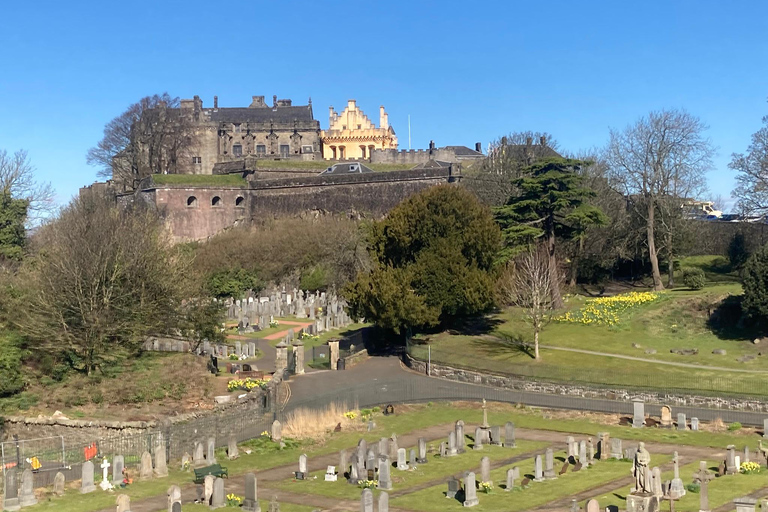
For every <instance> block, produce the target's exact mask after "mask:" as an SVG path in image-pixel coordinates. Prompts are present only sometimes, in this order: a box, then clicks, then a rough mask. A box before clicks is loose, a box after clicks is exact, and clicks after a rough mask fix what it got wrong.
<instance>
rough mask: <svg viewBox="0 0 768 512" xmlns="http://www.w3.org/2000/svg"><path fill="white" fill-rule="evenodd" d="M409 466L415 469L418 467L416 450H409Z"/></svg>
mask: <svg viewBox="0 0 768 512" xmlns="http://www.w3.org/2000/svg"><path fill="white" fill-rule="evenodd" d="M408 465H409V466H411V467H414V466H415V465H416V450H414V449H413V448H411V449H410V450H408Z"/></svg>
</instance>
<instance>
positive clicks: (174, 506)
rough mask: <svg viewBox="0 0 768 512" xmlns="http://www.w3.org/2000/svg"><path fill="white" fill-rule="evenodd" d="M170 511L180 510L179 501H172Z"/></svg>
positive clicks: (179, 511)
mask: <svg viewBox="0 0 768 512" xmlns="http://www.w3.org/2000/svg"><path fill="white" fill-rule="evenodd" d="M171 512H181V502H180V501H179V502H177V503H174V504H173V506H172V507H171Z"/></svg>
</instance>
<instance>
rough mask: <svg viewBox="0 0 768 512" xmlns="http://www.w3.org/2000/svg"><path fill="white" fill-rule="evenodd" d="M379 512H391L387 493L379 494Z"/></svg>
mask: <svg viewBox="0 0 768 512" xmlns="http://www.w3.org/2000/svg"><path fill="white" fill-rule="evenodd" d="M378 512H389V494H387V493H386V492H382V493H381V494H379V509H378Z"/></svg>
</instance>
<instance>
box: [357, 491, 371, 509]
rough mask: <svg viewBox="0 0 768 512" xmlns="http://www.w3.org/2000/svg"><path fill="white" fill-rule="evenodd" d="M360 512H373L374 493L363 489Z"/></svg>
mask: <svg viewBox="0 0 768 512" xmlns="http://www.w3.org/2000/svg"><path fill="white" fill-rule="evenodd" d="M360 512H373V491H372V490H370V489H363V493H362V494H361V495H360Z"/></svg>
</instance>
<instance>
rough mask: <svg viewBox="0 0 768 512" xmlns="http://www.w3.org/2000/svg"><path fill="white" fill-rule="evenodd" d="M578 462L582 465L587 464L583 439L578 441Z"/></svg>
mask: <svg viewBox="0 0 768 512" xmlns="http://www.w3.org/2000/svg"><path fill="white" fill-rule="evenodd" d="M579 462H580V463H581V465H582V466H583V465H584V464H587V442H586V441H584V440H583V439H582V440H581V442H580V443H579Z"/></svg>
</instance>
